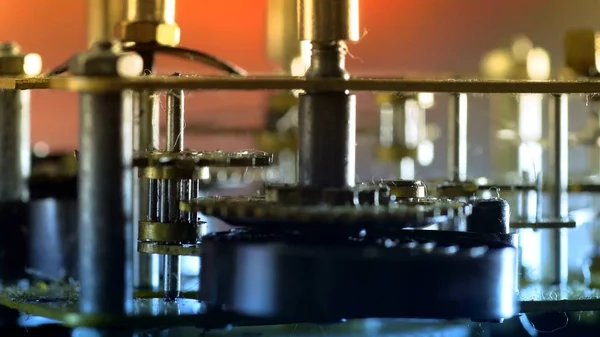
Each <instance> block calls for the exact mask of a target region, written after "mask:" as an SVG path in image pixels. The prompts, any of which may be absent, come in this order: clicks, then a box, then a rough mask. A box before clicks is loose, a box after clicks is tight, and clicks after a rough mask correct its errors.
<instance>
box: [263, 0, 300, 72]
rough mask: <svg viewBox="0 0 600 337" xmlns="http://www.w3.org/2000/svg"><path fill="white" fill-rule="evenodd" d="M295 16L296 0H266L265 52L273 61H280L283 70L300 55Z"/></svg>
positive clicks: (296, 11) (296, 12) (296, 14)
mask: <svg viewBox="0 0 600 337" xmlns="http://www.w3.org/2000/svg"><path fill="white" fill-rule="evenodd" d="M297 16H298V5H297V0H286V1H281V0H268V2H267V32H266V33H267V54H268V55H269V58H271V59H272V60H273V61H276V62H278V63H280V64H281V65H282V67H283V68H284V69H285V70H288V68H290V66H291V64H292V61H293V60H294V59H295V58H296V57H298V56H300V43H299V42H298V25H297V24H296V18H297ZM288 71H289V70H288Z"/></svg>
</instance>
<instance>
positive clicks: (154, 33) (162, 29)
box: [117, 0, 181, 47]
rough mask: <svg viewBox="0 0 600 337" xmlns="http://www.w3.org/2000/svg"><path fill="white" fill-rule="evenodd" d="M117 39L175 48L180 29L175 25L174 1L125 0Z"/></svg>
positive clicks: (179, 36)
mask: <svg viewBox="0 0 600 337" xmlns="http://www.w3.org/2000/svg"><path fill="white" fill-rule="evenodd" d="M125 13H126V14H125V16H126V17H125V21H123V22H121V24H120V26H119V31H118V34H117V35H118V37H119V38H120V39H121V40H122V41H125V42H136V43H158V44H160V45H164V46H171V47H174V46H177V45H178V44H179V41H180V39H181V29H180V28H179V26H178V25H177V23H175V0H127V6H126V8H125Z"/></svg>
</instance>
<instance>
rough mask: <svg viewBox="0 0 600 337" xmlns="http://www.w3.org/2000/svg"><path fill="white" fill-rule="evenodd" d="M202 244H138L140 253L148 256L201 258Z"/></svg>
mask: <svg viewBox="0 0 600 337" xmlns="http://www.w3.org/2000/svg"><path fill="white" fill-rule="evenodd" d="M201 249H202V248H201V247H200V244H193V245H161V244H157V243H154V242H138V252H140V253H146V254H161V255H181V256H200V253H202V250H201Z"/></svg>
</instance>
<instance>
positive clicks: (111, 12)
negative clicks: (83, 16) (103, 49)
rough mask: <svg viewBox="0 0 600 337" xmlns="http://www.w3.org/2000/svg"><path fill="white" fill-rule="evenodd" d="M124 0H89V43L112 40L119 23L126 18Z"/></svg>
mask: <svg viewBox="0 0 600 337" xmlns="http://www.w3.org/2000/svg"><path fill="white" fill-rule="evenodd" d="M123 5H124V2H123V0H88V1H87V8H86V13H87V39H88V45H90V46H91V45H92V44H93V43H95V42H97V41H107V40H112V39H113V38H114V37H115V30H116V28H117V25H118V24H119V23H120V22H121V21H123V18H124V13H123V11H124V6H123Z"/></svg>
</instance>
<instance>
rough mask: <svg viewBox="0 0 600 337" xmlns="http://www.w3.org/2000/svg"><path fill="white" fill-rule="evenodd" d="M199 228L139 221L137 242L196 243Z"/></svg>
mask: <svg viewBox="0 0 600 337" xmlns="http://www.w3.org/2000/svg"><path fill="white" fill-rule="evenodd" d="M200 226H201V224H198V223H186V222H176V223H162V222H152V221H140V222H139V224H138V227H139V233H138V240H139V241H140V242H158V243H163V244H168V243H172V244H180V243H188V244H190V243H197V242H198V241H200V236H201V233H200Z"/></svg>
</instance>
